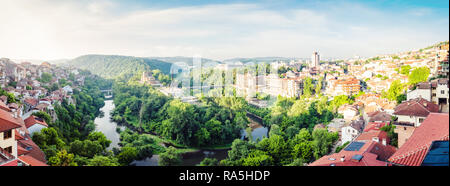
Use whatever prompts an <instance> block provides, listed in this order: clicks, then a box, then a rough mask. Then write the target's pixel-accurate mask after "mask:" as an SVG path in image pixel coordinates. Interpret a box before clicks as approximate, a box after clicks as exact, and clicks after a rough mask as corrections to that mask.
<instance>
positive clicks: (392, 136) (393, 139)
mask: <svg viewBox="0 0 450 186" xmlns="http://www.w3.org/2000/svg"><path fill="white" fill-rule="evenodd" d="M380 130H382V131H385V132H387V136H388V138H389V140H390V141H389V145H392V146H394V147H397V146H398V134H397V133H396V132H395V131H394V130H395V125H392V124H389V125H385V126H383V127H381V128H380Z"/></svg>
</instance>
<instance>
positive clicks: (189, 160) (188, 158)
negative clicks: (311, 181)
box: [94, 100, 268, 166]
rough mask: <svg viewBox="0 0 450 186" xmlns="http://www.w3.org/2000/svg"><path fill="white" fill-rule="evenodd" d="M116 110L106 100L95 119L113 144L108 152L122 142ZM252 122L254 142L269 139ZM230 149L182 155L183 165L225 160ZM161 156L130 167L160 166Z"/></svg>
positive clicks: (260, 127)
mask: <svg viewBox="0 0 450 186" xmlns="http://www.w3.org/2000/svg"><path fill="white" fill-rule="evenodd" d="M113 109H114V103H113V101H112V100H105V106H103V107H102V108H101V109H100V110H101V111H102V112H103V113H104V114H103V116H102V117H100V116H99V117H97V118H95V121H94V122H95V124H96V129H95V130H96V131H100V132H102V133H103V134H105V136H106V138H108V139H109V140H111V144H110V146H109V147H108V150H111V149H112V148H113V147H117V148H119V147H120V146H119V142H120V134H119V133H117V131H116V128H117V126H118V125H117V123H116V122H114V121H111V119H110V117H111V115H110V114H111V111H112V110H113ZM250 121H251V122H252V124H253V125H252V126H253V127H252V128H253V130H252V137H253V140H257V139H259V140H261V139H262V138H263V137H264V136H266V137H267V132H268V129H267V128H266V127H263V126H261V125H260V124H259V123H256V122H255V121H253V120H251V119H250ZM119 127H120V128H121V129H122V130H124V129H125V127H124V126H119ZM245 136H246V131H245V130H242V133H241V139H244V138H245ZM228 150H229V149H219V150H197V151H194V152H187V153H184V154H182V157H183V162H182V164H181V165H183V166H195V165H197V164H199V163H200V162H201V161H202V160H203V159H204V158H206V157H210V158H216V159H217V160H219V161H220V160H223V159H225V158H226V157H227V152H228ZM158 160H159V155H153V156H152V157H149V158H146V159H144V160H140V161H137V160H135V161H133V162H132V163H131V164H130V165H134V166H158Z"/></svg>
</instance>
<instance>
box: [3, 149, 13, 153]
mask: <svg viewBox="0 0 450 186" xmlns="http://www.w3.org/2000/svg"><path fill="white" fill-rule="evenodd" d="M4 149H5V151H6V152H8V153H10V154H11V153H12V147H6V148H4Z"/></svg>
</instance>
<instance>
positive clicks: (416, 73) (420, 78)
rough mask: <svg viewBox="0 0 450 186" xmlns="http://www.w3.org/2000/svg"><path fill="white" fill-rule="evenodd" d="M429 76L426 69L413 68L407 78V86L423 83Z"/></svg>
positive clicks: (428, 71)
mask: <svg viewBox="0 0 450 186" xmlns="http://www.w3.org/2000/svg"><path fill="white" fill-rule="evenodd" d="M428 76H430V69H429V68H428V67H418V68H415V69H414V70H413V71H412V72H411V74H410V75H409V76H408V80H409V84H410V85H416V84H417V83H420V82H425V81H427V80H428Z"/></svg>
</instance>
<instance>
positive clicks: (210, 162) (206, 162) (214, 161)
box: [199, 158, 219, 166]
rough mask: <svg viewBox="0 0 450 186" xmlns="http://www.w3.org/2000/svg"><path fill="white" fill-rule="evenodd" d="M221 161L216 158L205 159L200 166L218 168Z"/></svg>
mask: <svg viewBox="0 0 450 186" xmlns="http://www.w3.org/2000/svg"><path fill="white" fill-rule="evenodd" d="M218 165H219V161H218V160H217V159H216V158H205V159H203V160H202V161H201V162H200V164H199V166H218Z"/></svg>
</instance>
